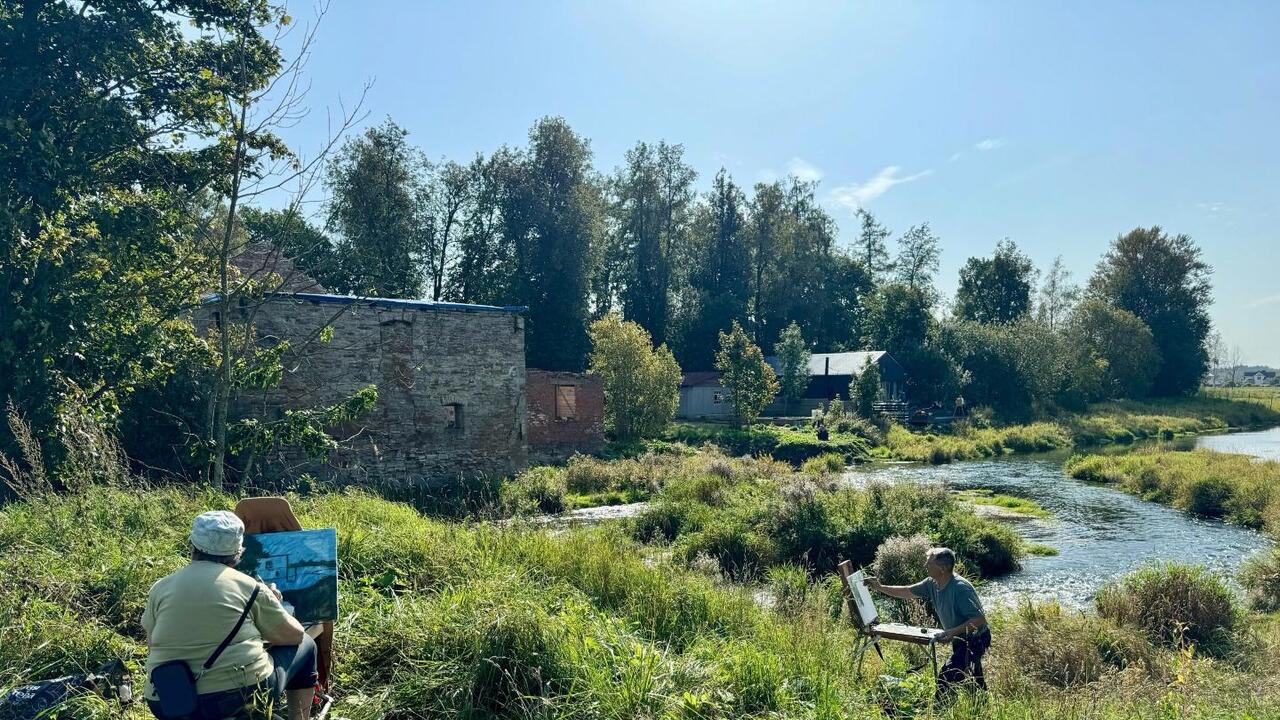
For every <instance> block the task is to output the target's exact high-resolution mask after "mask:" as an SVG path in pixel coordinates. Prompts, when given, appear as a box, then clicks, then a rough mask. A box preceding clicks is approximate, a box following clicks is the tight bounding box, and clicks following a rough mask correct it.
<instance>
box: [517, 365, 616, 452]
mask: <svg viewBox="0 0 1280 720" xmlns="http://www.w3.org/2000/svg"><path fill="white" fill-rule="evenodd" d="M524 390H525V407H526V408H527V412H528V419H529V424H528V443H529V462H530V463H537V464H546V463H555V462H563V461H564V460H566V459H568V458H569V457H570V456H571V455H573V454H574V453H594V452H598V451H599V450H600V449H601V448H602V447H603V446H604V385H603V384H602V383H601V381H600V378H599V377H598V376H596V375H589V374H584V373H573V372H552V371H549V370H534V369H530V370H528V371H527V372H526V375H525V385H524Z"/></svg>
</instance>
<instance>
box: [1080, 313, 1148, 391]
mask: <svg viewBox="0 0 1280 720" xmlns="http://www.w3.org/2000/svg"><path fill="white" fill-rule="evenodd" d="M1067 341H1068V343H1069V346H1070V347H1071V348H1072V349H1073V350H1074V352H1075V353H1076V359H1075V362H1077V363H1079V364H1080V365H1083V366H1085V367H1086V368H1096V370H1097V371H1096V372H1086V371H1078V372H1077V373H1076V374H1075V375H1074V376H1073V379H1075V383H1074V384H1073V386H1072V388H1071V391H1073V392H1076V393H1078V394H1079V395H1080V396H1081V397H1082V398H1083V399H1084V400H1085V401H1087V402H1099V401H1102V400H1114V399H1118V398H1142V397H1145V396H1146V395H1147V393H1148V392H1149V391H1150V389H1151V383H1152V381H1153V380H1154V379H1155V377H1156V374H1157V373H1158V372H1159V370H1160V364H1161V362H1162V361H1161V357H1160V352H1159V350H1158V349H1157V348H1156V346H1155V342H1154V340H1153V338H1152V335H1151V329H1150V328H1148V327H1147V325H1146V323H1144V322H1142V320H1141V319H1139V318H1138V316H1136V315H1134V314H1133V313H1131V312H1128V311H1126V310H1118V309H1116V308H1113V307H1110V306H1108V305H1106V304H1105V303H1103V302H1101V301H1099V300H1087V301H1085V302H1083V303H1081V304H1080V305H1079V306H1078V307H1077V308H1076V310H1075V313H1074V314H1073V315H1072V317H1071V324H1070V325H1069V327H1068V330H1067Z"/></svg>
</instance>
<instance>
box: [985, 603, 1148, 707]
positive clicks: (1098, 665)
mask: <svg viewBox="0 0 1280 720" xmlns="http://www.w3.org/2000/svg"><path fill="white" fill-rule="evenodd" d="M1001 634H1002V635H1004V634H1007V635H1008V636H1010V637H1015V638H1017V642H1014V643H1010V644H1008V645H1005V646H1004V650H1005V652H1008V653H1009V654H1010V655H1011V657H1010V658H1009V661H1010V662H1011V663H1012V664H1013V665H1014V666H1015V667H1017V668H1018V671H1019V672H1020V673H1024V674H1025V675H1027V676H1029V677H1031V678H1032V679H1034V680H1036V681H1038V682H1042V683H1045V684H1047V685H1051V686H1053V687H1058V688H1077V687H1080V686H1083V685H1086V684H1088V683H1092V682H1096V681H1098V680H1101V679H1102V678H1103V677H1104V676H1105V675H1106V674H1107V673H1111V672H1116V671H1120V670H1125V669H1127V668H1130V667H1136V668H1140V669H1142V670H1143V671H1145V672H1148V673H1150V672H1153V671H1155V670H1157V669H1158V663H1157V660H1156V656H1155V653H1154V652H1153V650H1152V648H1151V645H1150V644H1148V643H1147V642H1146V640H1145V639H1144V638H1143V636H1142V634H1141V633H1140V632H1138V631H1136V630H1133V629H1126V628H1122V627H1119V626H1117V625H1115V624H1113V623H1111V622H1108V621H1106V620H1103V619H1101V618H1096V617H1089V616H1086V615H1083V614H1080V613H1075V612H1070V611H1067V610H1064V609H1063V608H1062V607H1061V606H1060V605H1058V604H1056V603H1048V604H1043V605H1035V604H1031V603H1024V604H1022V605H1021V606H1020V607H1019V608H1018V611H1017V613H1016V614H1015V615H1014V617H1013V618H1012V622H1011V624H1010V626H1008V627H1006V628H1003V629H1002V633H1001Z"/></svg>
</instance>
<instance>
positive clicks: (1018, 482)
mask: <svg viewBox="0 0 1280 720" xmlns="http://www.w3.org/2000/svg"><path fill="white" fill-rule="evenodd" d="M1194 444H1195V446H1196V447H1204V448H1208V449H1211V450H1217V451H1220V452H1233V453H1241V454H1247V455H1254V456H1256V457H1260V458H1266V459H1280V428H1274V429H1271V430H1267V431H1262V432H1248V433H1233V434H1229V435H1210V436H1203V437H1199V438H1196V440H1195V442H1194ZM1064 460H1065V457H1064V456H1038V457H1009V458H1003V459H999V460H988V461H974V462H958V463H953V464H951V465H936V466H921V465H916V464H909V465H908V464H902V465H887V466H878V467H868V468H865V469H858V470H852V471H850V472H849V473H847V474H846V478H847V479H848V480H849V481H851V482H854V483H856V484H864V483H866V482H869V481H872V480H882V481H888V482H919V483H930V484H942V485H945V486H947V487H949V488H952V489H955V490H964V489H970V488H973V489H977V488H984V489H989V490H993V491H995V492H997V493H1003V494H1007V495H1016V496H1018V497H1023V498H1027V499H1030V500H1034V501H1035V502H1037V503H1039V504H1040V505H1041V506H1043V507H1044V508H1045V509H1046V510H1048V511H1049V512H1050V513H1052V514H1053V517H1052V518H1050V519H1039V518H1031V517H1026V516H1023V517H1019V518H1016V519H1010V520H1008V522H1011V523H1013V524H1014V527H1015V529H1016V530H1017V531H1018V532H1019V533H1020V534H1021V535H1022V536H1023V537H1025V538H1026V539H1027V540H1029V541H1031V542H1035V543H1042V544H1044V545H1049V546H1051V547H1054V548H1056V549H1057V550H1058V551H1059V554H1058V555H1056V556H1030V557H1027V558H1025V559H1024V560H1023V561H1022V569H1021V570H1019V571H1017V572H1014V573H1011V574H1009V575H1006V576H1004V577H1000V578H996V579H994V580H991V581H989V582H987V583H986V584H985V585H984V586H983V587H982V588H981V589H980V592H981V594H982V596H983V598H984V599H987V600H988V601H992V602H995V603H998V604H1011V603H1015V602H1017V601H1018V600H1019V599H1020V598H1023V597H1030V598H1034V599H1038V600H1043V599H1057V600H1058V601H1060V602H1062V603H1063V604H1065V605H1072V606H1083V605H1086V604H1088V603H1090V602H1091V600H1092V598H1093V594H1094V593H1095V592H1096V591H1097V590H1098V588H1099V587H1101V586H1102V585H1103V584H1104V583H1106V582H1107V581H1108V580H1111V579H1114V578H1116V577H1118V576H1120V575H1124V574H1125V573H1128V572H1130V571H1132V570H1134V569H1136V568H1138V567H1140V566H1142V565H1143V564H1144V563H1149V562H1159V561H1177V562H1183V563H1198V564H1203V565H1207V566H1208V567H1210V568H1212V569H1214V570H1216V571H1218V572H1221V573H1223V574H1224V575H1227V576H1228V577H1230V576H1232V575H1234V573H1235V570H1236V568H1237V566H1239V564H1240V563H1241V562H1242V561H1243V560H1244V559H1245V558H1247V557H1248V556H1250V555H1251V554H1253V553H1255V552H1258V551H1259V550H1263V549H1266V548H1268V547H1270V546H1271V545H1272V541H1271V540H1270V539H1269V538H1267V537H1266V536H1264V535H1262V534H1261V533H1259V532H1256V531H1254V530H1249V529H1247V528H1242V527H1238V526H1234V525H1227V524H1225V523H1222V522H1219V521H1216V520H1209V519H1204V518H1198V517H1195V516H1192V515H1189V514H1187V513H1184V512H1182V511H1180V510H1175V509H1173V508H1170V507H1166V506H1164V505H1159V504H1156V503H1153V502H1146V501H1144V500H1142V499H1140V498H1138V497H1136V496H1133V495H1130V494H1128V493H1125V492H1122V491H1120V490H1117V489H1114V488H1111V487H1107V486H1105V485H1098V484H1094V483H1087V482H1082V481H1080V480H1075V479H1072V478H1070V477H1068V476H1067V475H1066V474H1065V473H1064V472H1063V471H1062V464H1063V461H1064Z"/></svg>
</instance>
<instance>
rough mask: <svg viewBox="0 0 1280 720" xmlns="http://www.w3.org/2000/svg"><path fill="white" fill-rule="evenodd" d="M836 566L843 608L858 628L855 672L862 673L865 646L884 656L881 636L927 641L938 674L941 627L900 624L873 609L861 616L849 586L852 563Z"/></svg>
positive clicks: (903, 640) (881, 656)
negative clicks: (882, 618)
mask: <svg viewBox="0 0 1280 720" xmlns="http://www.w3.org/2000/svg"><path fill="white" fill-rule="evenodd" d="M836 570H837V571H838V572H839V573H840V578H841V580H842V581H843V582H841V584H840V587H841V589H842V590H843V591H844V603H845V609H846V610H848V612H849V617H850V619H852V620H853V626H854V627H855V628H856V629H857V631H858V642H857V644H855V645H854V648H853V653H854V657H855V658H856V659H857V663H858V667H857V671H856V674H855V675H856V676H861V675H862V660H863V658H864V657H865V656H866V654H867V650H868V649H870V648H875V651H876V655H879V656H880V660H881V661H883V660H884V652H882V651H881V650H880V639H881V638H884V639H885V640H896V641H897V642H904V643H910V644H912V645H928V646H929V659H930V660H931V661H932V662H933V676H934V677H937V676H938V635H939V634H941V633H942V630H940V629H938V628H929V627H917V626H915V625H901V624H899V623H881V622H877V621H878V620H879V613H876V614H875V615H874V616H873V617H872V618H871V620H870V621H869V622H867V621H865V620H864V618H863V617H862V612H860V611H859V609H858V607H857V604H856V603H855V602H854V597H853V590H852V589H851V588H850V587H849V577H850V576H851V575H853V573H854V570H853V563H851V562H849V561H848V560H845V561H844V562H842V563H840V564H839V565H837V566H836Z"/></svg>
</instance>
